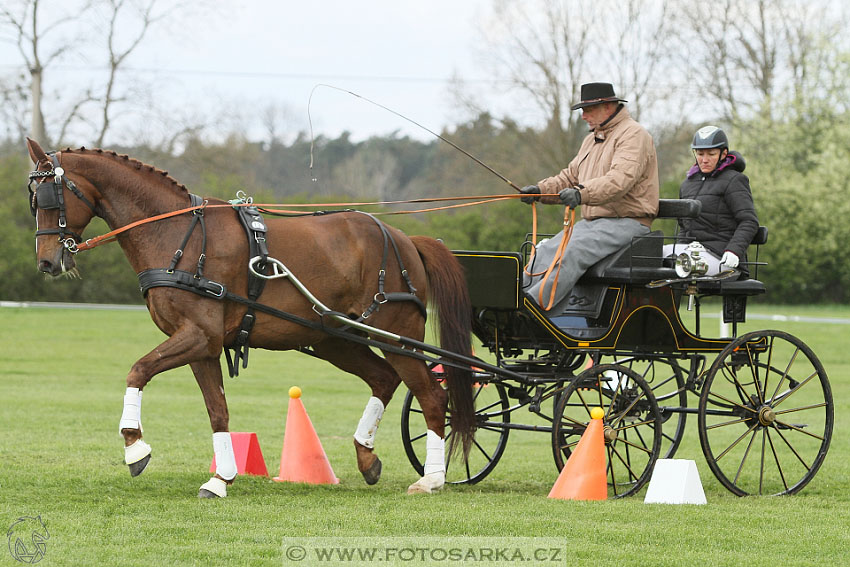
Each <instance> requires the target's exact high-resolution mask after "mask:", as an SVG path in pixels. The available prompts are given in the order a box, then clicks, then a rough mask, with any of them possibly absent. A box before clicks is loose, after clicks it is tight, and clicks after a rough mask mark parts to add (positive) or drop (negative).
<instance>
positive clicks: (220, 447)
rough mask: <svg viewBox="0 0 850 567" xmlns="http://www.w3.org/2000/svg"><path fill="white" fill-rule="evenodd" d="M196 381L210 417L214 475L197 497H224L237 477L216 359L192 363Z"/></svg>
mask: <svg viewBox="0 0 850 567" xmlns="http://www.w3.org/2000/svg"><path fill="white" fill-rule="evenodd" d="M191 366H192V372H194V373H195V380H197V382H198V386H200V388H201V392H202V393H203V395H204V403H205V404H206V406H207V413H208V414H209V416H210V427H211V428H212V431H213V434H212V440H213V452H214V453H215V464H216V469H215V476H213V477H212V478H211V479H209V480H208V481H207V482H205V483H204V484H203V485H201V489H200V491H199V492H198V498H224V497H225V496H227V487H228V486H229V485H231V484H233V480H234V479H235V478H236V472H237V470H236V456H235V455H234V453H233V444H232V442H231V440H230V433H229V421H230V416H229V414H228V412H227V399H226V398H225V397H224V380H223V379H222V375H221V363H220V360H219V359H218V358H209V359H205V360H201V361H197V362H193V363H192V364H191Z"/></svg>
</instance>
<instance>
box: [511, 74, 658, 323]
mask: <svg viewBox="0 0 850 567" xmlns="http://www.w3.org/2000/svg"><path fill="white" fill-rule="evenodd" d="M625 102H628V101H626V100H624V99H622V98H619V97H617V95H616V94H615V93H614V87H613V86H612V85H611V84H610V83H587V84H584V85H582V86H581V101H580V102H578V103H576V104H574V105H573V106H572V109H573V110H578V109H581V110H582V119H583V120H584V121H585V122H587V125H588V126H589V127H590V133H589V134H588V135H587V136H586V137H585V139H584V141H583V142H582V144H581V147H580V148H579V151H578V154H576V156H575V157H574V158H573V160H572V161H571V162H570V163H569V165H568V166H567V167H566V169H563V170H561V172H560V173H558V174H557V175H554V176H552V177H548V178H546V179H543V180H541V181H539V182H538V183H537V184H536V185H529V186H526V187H523V188H522V189H521V192H522V193H525V194H527V196H526V197H523V198H522V200H523V202H526V203H533V202H534V201H536V200H540V202H541V203H545V204H559V203H560V204H564V205H566V206H567V207H569V208H571V209H575V208H576V207H578V206H579V205H582V206H583V208H582V218H583V220H581V221H579V222H578V223H576V224H575V226H573V227H572V234H571V235H570V236H568V238H569V242H568V243H567V244H566V245H565V246H562V244H561V243H562V240H563V238H564V231H561V232H559V233H558V234H557V235H555V236H554V237H552V238H550V239H548V240H546V241H543V242H541V243H540V244H538V246H537V247H536V250H535V253H534V255H533V257H532V260H531V261H530V262H529V265H528V266H527V267H526V271H525V275H524V277H523V288H524V289H525V291H526V293H527V294H528V295H529V296H530V297H531V298H532V299H533V300H534V301H536V302H537V303H539V304H540V305H541V306H542V307H544V308H545V309H547V310H549V309H552V308H553V307H554V306H557V305H558V304H559V303H560V302H561V301H562V300H564V299H565V298H567V296H568V295H569V293H570V290H571V289H572V288H573V286H574V285H575V283H576V282H577V281H578V279H579V278H580V277H581V276H582V274H584V272H585V271H586V270H587V269H588V268H589V267H590V266H592V265H593V264H595V263H596V262H598V261H599V260H601V259H603V258H605V257H606V256H608V255H610V254H613V253H614V252H616V251H617V250H620V249H621V248H623V247H624V246H626V245H628V244H629V243H630V242H631V241H632V239H633V238H635V237H638V236H642V235H645V234H648V233H649V231H650V225H651V224H652V220H653V219H654V218H655V216H656V214H657V213H658V163H657V158H656V154H655V144H654V143H653V140H652V136H651V135H650V134H649V132H647V131H646V129H645V128H643V127H642V126H641V125H640V124H638V123H637V122H636V121H635V120H634V119H633V118H632V117H631V115H630V114H629V111H628V110H627V109H626V107H625V105H624V104H623V103H625ZM550 266H551V267H552V268H553V269H549V268H550Z"/></svg>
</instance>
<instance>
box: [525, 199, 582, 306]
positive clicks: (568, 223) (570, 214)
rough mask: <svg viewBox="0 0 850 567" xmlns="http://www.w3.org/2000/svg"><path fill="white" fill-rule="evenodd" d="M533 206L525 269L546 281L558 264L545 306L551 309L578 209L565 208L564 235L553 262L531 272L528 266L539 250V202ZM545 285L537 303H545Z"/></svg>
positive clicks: (541, 287)
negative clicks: (529, 251) (562, 261)
mask: <svg viewBox="0 0 850 567" xmlns="http://www.w3.org/2000/svg"><path fill="white" fill-rule="evenodd" d="M531 207H532V223H531V225H532V228H531V231H532V232H531V244H532V247H531V253H530V255H529V258H528V264H526V266H525V268H523V271H524V273H525V274H526V275H528V276H531V277H536V276H543V280H544V281H546V280H548V279H549V276H550V275H552V270H555V265H556V264H557V266H558V268H557V270H555V278H554V279H553V280H552V287H551V289H550V290H549V302H548V303H547V304H546V306H545V307H544V309H545V310H547V311H548V310H549V309H551V308H552V304H553V303H554V301H555V291H556V290H557V287H558V276H559V275H560V273H561V258H562V257H563V255H564V250H566V248H567V244H569V242H570V237H571V236H572V234H573V227H574V226H575V221H576V210H575V209H571V208H569V207H567V208H566V209H565V210H564V235H563V236H562V237H561V243H560V244H559V245H558V251H557V253H556V254H555V257H554V258H552V263H551V264H549V267H548V268H546V269H545V270H543V271H542V272H531V271H529V269H528V267H529V266H531V265H532V264H533V263H534V255H535V252H536V251H537V202H533V203H532V204H531ZM544 287H545V286H542V285H541V286H540V294H539V296H538V298H537V303H538V304H539V305H541V306H542V305H543V288H544Z"/></svg>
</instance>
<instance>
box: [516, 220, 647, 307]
mask: <svg viewBox="0 0 850 567" xmlns="http://www.w3.org/2000/svg"><path fill="white" fill-rule="evenodd" d="M648 233H649V227H647V226H645V225H643V224H641V223H639V222H638V221H636V220H634V219H625V218H624V219H615V218H599V219H594V220H590V221H588V220H581V221H579V222H577V223H576V224H575V226H574V227H573V233H572V236H571V237H570V241H569V242H568V243H567V247H566V249H565V250H564V255H563V256H562V257H561V259H560V265H561V271H560V273H559V274H558V285H557V288H556V291H555V299H554V301H553V303H552V305H553V306H554V305H557V304H558V303H560V302H561V300H563V299H565V298H566V297H567V296H568V295H569V293H570V291H571V290H572V289H573V286H575V284H576V282H577V281H578V279H579V278H580V277H581V276H582V274H584V272H586V271H587V269H588V268H589V267H591V266H592V265H593V264H595V263H596V262H598V261H599V260H601V259H602V258H605V257H606V256H610V255H611V254H613V253H614V252H616V251H618V250H620V249H621V248H623V247H625V246H627V245H628V244H629V243H630V242H631V241H632V238H634V237H636V236H642V235H645V234H648ZM563 237H564V231H561V232H559V233H558V234H556V235H555V236H553V237H552V238H550V239H548V240H545V241H542V242H540V243H539V244H538V245H537V251H536V252H535V254H534V259H533V260H532V262H531V263H530V265H529V266H528V271H529V272H532V273H537V272H545V271H546V269H547V268H548V267H549V265H550V264H551V263H552V261H553V260H554V259H555V254H556V253H557V252H558V247H559V246H560V245H561V240H562V239H563ZM557 269H558V267H557V266H555V268H554V269H553V270H552V273H551V274H549V278H548V280H547V281H543V275H542V274H541V275H539V276H534V277H529V276H528V275H523V289H525V291H526V293H528V295H530V296H531V298H532V299H533V300H534V301H536V302H537V301H540V299H539V298H540V289H541V287H542V288H543V307H545V306H546V305H547V304H548V303H549V294H550V293H551V290H552V281H554V279H555V272H556V270H557Z"/></svg>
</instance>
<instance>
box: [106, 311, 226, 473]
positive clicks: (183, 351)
mask: <svg viewBox="0 0 850 567" xmlns="http://www.w3.org/2000/svg"><path fill="white" fill-rule="evenodd" d="M204 337H205V335H204V334H203V333H202V332H201V331H200V329H198V328H197V327H194V326H192V325H186V326H184V327H182V328H180V329H179V330H178V331H177V332H175V333H174V334H173V335H171V337H170V338H169V339H168V340H166V341H165V342H163V343H162V344H160V345H159V346H158V347H156V348H155V349H154V350H152V351H151V352H149V353H148V354H146V355H145V356H143V357H142V358H140V359H139V360H138V361H136V363H135V364H134V365H133V367H132V368H131V369H130V373H129V374H128V375H127V390H126V391H125V393H124V411H123V413H122V414H121V421H120V422H119V425H118V430H119V432H120V433H121V435H122V436H123V437H124V462H125V463H126V464H127V466H128V467H129V468H130V475H132V476H138V475H140V474H141V473H142V471H144V470H145V467H147V465H148V462H150V458H151V447H150V445H148V444H147V443H146V442H145V441H144V439H143V438H142V390H143V389H144V387H145V386H146V385H147V383H148V382H150V380H151V378H153V377H154V376H155V375H157V374H159V373H160V372H165V371H166V370H171V369H172V368H178V367H180V366H183V365H185V364H188V363H190V362H191V361H193V360H198V359H202V358H207V357H209V356H210V355H211V354H214V355H216V356H217V355H218V353H220V352H221V346H220V343H219V345H218V347H216V346H215V344H213V343H211V342H210V341H209V340H207V339H206V338H204ZM216 349H217V350H216ZM211 351H215V352H211ZM220 372H221V371H220V370H219V374H220Z"/></svg>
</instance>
